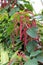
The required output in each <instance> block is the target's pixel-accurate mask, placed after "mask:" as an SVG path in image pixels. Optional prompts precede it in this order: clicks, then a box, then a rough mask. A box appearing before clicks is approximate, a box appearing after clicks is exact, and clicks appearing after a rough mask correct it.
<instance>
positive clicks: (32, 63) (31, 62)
mask: <svg viewBox="0 0 43 65" xmlns="http://www.w3.org/2000/svg"><path fill="white" fill-rule="evenodd" d="M24 65H38V62H37V60H36V59H35V58H34V59H32V60H28V61H27V62H26V63H25V64H24Z"/></svg>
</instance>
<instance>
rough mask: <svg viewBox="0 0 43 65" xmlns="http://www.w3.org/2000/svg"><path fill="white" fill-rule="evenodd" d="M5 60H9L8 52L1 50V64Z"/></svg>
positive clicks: (5, 61)
mask: <svg viewBox="0 0 43 65" xmlns="http://www.w3.org/2000/svg"><path fill="white" fill-rule="evenodd" d="M7 62H9V57H8V52H7V51H4V50H1V64H2V65H3V64H5V63H7Z"/></svg>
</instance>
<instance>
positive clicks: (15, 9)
mask: <svg viewBox="0 0 43 65" xmlns="http://www.w3.org/2000/svg"><path fill="white" fill-rule="evenodd" d="M17 11H19V8H18V7H15V8H14V9H12V10H11V11H10V12H9V15H10V16H12V15H13V14H14V13H15V12H17Z"/></svg>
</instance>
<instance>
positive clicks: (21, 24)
mask: <svg viewBox="0 0 43 65" xmlns="http://www.w3.org/2000/svg"><path fill="white" fill-rule="evenodd" d="M22 18H23V16H20V40H22V35H23V34H22V29H23V21H22Z"/></svg>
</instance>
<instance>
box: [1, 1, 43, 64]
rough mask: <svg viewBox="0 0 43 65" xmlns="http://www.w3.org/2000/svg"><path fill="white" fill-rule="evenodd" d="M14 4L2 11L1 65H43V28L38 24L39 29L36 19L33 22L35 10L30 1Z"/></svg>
mask: <svg viewBox="0 0 43 65" xmlns="http://www.w3.org/2000/svg"><path fill="white" fill-rule="evenodd" d="M13 2H14V1H13V0H12V1H11V4H12V3H13ZM21 2H23V3H22V4H21ZM13 4H14V5H12V6H13V7H10V5H9V6H7V7H6V8H4V9H2V10H1V11H0V12H1V13H0V14H1V15H0V65H39V63H41V64H43V46H42V43H43V30H42V29H43V26H42V25H41V24H39V22H38V23H37V24H38V27H39V28H37V24H36V21H35V19H32V20H31V17H32V16H33V17H34V15H33V13H32V12H30V11H32V10H33V8H32V7H31V5H30V3H29V2H28V1H26V0H22V1H21V0H17V3H16V4H15V3H13ZM15 5H16V7H14V6H15ZM25 8H26V10H25V11H21V10H24V9H25ZM27 9H28V10H30V11H27ZM18 11H20V12H18Z"/></svg>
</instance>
